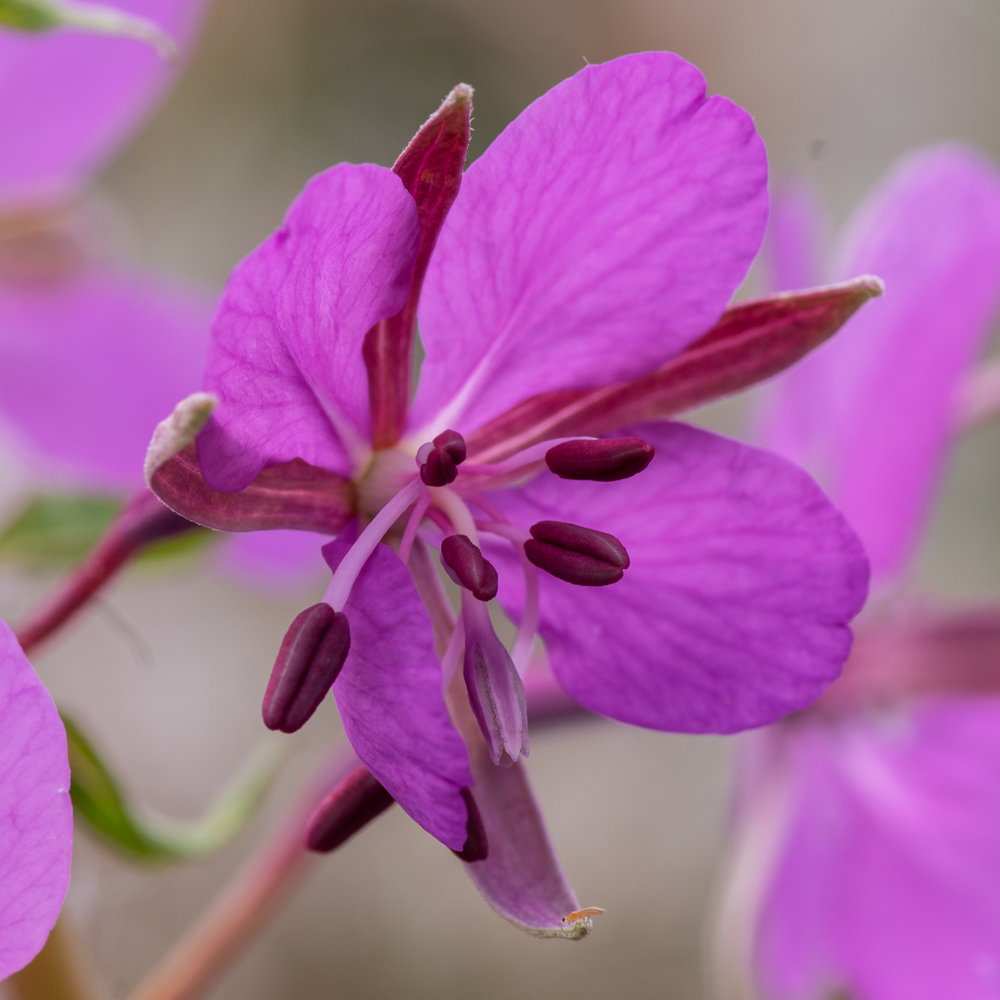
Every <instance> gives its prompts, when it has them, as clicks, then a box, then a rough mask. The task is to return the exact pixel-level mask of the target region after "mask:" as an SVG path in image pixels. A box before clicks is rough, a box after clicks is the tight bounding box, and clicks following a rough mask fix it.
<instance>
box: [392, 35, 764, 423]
mask: <svg viewBox="0 0 1000 1000" xmlns="http://www.w3.org/2000/svg"><path fill="white" fill-rule="evenodd" d="M766 185H767V160H766V156H765V152H764V146H763V144H762V142H761V140H760V138H759V137H758V135H757V133H756V131H755V129H754V125H753V121H752V120H751V118H750V116H749V115H748V114H747V113H746V112H745V111H743V110H742V109H741V108H738V107H736V106H735V105H734V104H732V103H731V102H730V101H727V100H726V99H725V98H723V97H719V96H714V97H711V98H706V95H705V81H704V78H703V77H702V75H701V73H699V72H698V70H697V69H696V68H695V67H694V66H692V65H690V64H689V63H687V62H685V61H684V60H683V59H681V58H680V57H679V56H676V55H673V54H671V53H666V52H647V53H643V54H640V55H630V56H624V57H622V58H620V59H615V60H612V61H611V62H608V63H604V64H602V65H595V66H588V67H586V68H585V69H583V70H581V71H580V72H579V73H577V74H576V76H574V77H572V78H570V79H569V80H566V81H564V82H563V83H561V84H559V86H557V87H555V88H554V89H552V90H550V91H549V92H548V93H547V94H545V95H544V96H543V97H541V98H539V99H538V100H537V101H535V103H534V104H532V105H531V106H530V107H529V108H527V109H526V110H525V111H524V112H523V113H522V114H521V115H520V116H519V117H518V118H517V119H516V120H515V121H514V122H513V123H511V125H509V126H508V127H507V129H506V130H505V131H504V132H503V133H502V134H501V135H500V137H499V138H498V139H497V140H496V141H495V142H494V143H493V145H492V146H490V148H489V149H488V150H487V151H486V152H485V153H484V154H483V155H482V156H481V157H480V158H479V159H478V160H477V161H476V162H475V163H474V164H472V166H471V167H470V168H469V169H468V171H466V175H465V178H464V180H463V182H462V189H461V191H460V192H459V195H458V198H457V199H456V200H455V204H454V205H453V206H452V209H451V212H450V213H449V215H448V218H447V221H446V222H445V224H444V227H443V228H442V230H441V235H440V236H439V238H438V244H437V248H436V250H435V252H434V256H433V258H432V259H431V265H430V268H429V269H428V272H427V277H426V279H425V282H424V292H423V299H422V303H421V308H420V324H421V325H420V336H421V339H422V341H423V343H424V346H425V348H426V350H427V357H426V360H425V361H424V366H423V369H422V373H421V380H420V388H419V391H418V393H417V398H416V400H415V403H414V413H413V415H412V417H411V421H410V424H411V427H421V426H423V425H425V424H426V423H428V422H431V421H433V423H434V426H435V427H437V425H438V424H440V428H439V429H443V428H444V427H445V426H448V427H454V428H455V429H457V430H459V431H465V430H472V429H473V428H475V427H477V426H479V425H480V424H483V423H485V422H486V421H488V420H490V419H491V418H493V417H495V416H497V415H498V414H500V413H502V412H504V411H505V410H507V409H508V408H510V407H511V406H512V405H514V404H515V403H517V402H520V401H521V400H522V399H524V398H525V397H527V396H530V395H532V394H534V393H538V392H543V391H546V390H552V389H559V388H570V387H580V386H598V385H604V384H606V383H607V382H610V381H614V380H616V379H627V378H634V377H635V376H637V375H640V374H642V373H644V372H646V371H649V370H650V369H652V368H654V367H656V366H657V365H659V364H661V363H662V362H664V361H666V360H667V359H668V358H670V357H671V356H672V355H674V354H676V353H677V352H678V351H679V350H680V349H681V348H682V347H684V345H685V344H687V343H689V342H690V341H691V340H693V339H694V338H695V337H697V336H698V335H700V334H702V333H704V332H705V331H706V330H707V329H708V328H709V327H710V326H711V325H712V324H713V323H714V322H715V320H716V319H717V318H718V317H719V315H720V314H721V313H722V310H723V309H724V308H725V306H726V304H727V302H728V301H729V298H730V296H731V295H732V294H733V292H734V291H735V289H736V287H737V286H738V285H739V283H740V281H742V279H743V277H744V276H745V274H746V272H747V269H748V268H749V266H750V263H751V261H752V260H753V258H754V256H755V255H756V253H757V251H758V250H759V248H760V244H761V240H762V239H763V235H764V227H765V224H766V220H767V187H766ZM456 393H457V396H456ZM449 401H450V402H449ZM442 407H444V409H443V410H442Z"/></svg>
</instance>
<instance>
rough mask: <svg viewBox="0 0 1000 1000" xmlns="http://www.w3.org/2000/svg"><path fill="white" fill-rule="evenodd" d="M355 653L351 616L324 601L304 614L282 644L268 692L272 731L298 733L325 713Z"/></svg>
mask: <svg viewBox="0 0 1000 1000" xmlns="http://www.w3.org/2000/svg"><path fill="white" fill-rule="evenodd" d="M350 649H351V629H350V626H349V625H348V622H347V617H346V616H345V615H343V614H342V613H340V612H338V611H334V610H333V608H331V607H330V605H329V604H325V603H323V602H320V603H319V604H314V605H313V606H312V607H311V608H306V610H305V611H303V612H302V613H301V614H300V615H298V616H297V617H296V618H295V620H294V621H293V622H292V624H291V625H290V626H289V629H288V631H287V632H286V633H285V638H284V640H283V641H282V643H281V649H280V650H279V651H278V656H277V659H276V660H275V661H274V669H273V670H272V671H271V679H270V681H269V682H268V685H267V691H266V692H265V693H264V704H263V707H262V715H263V716H264V725H265V726H267V728H268V729H277V730H280V731H281V732H283V733H294V732H295V731H296V730H298V729H301V728H302V727H303V726H304V725H305V724H306V722H308V721H309V719H310V718H311V717H312V715H313V713H314V712H315V711H316V709H317V708H319V706H320V704H321V702H322V701H323V699H324V698H325V697H326V695H327V692H328V691H329V690H330V688H331V686H332V685H333V682H334V681H335V680H336V679H337V675H338V674H339V673H340V671H341V668H342V667H343V666H344V661H345V660H346V659H347V654H348V653H349V652H350Z"/></svg>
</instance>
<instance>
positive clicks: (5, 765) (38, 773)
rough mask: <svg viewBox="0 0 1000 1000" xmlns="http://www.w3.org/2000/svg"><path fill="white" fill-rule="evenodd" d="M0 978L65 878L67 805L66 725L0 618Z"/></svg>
mask: <svg viewBox="0 0 1000 1000" xmlns="http://www.w3.org/2000/svg"><path fill="white" fill-rule="evenodd" d="M0 734H2V739H0V979H5V978H6V977H7V976H9V975H10V974H11V973H12V972H17V970H18V969H20V968H22V967H23V966H24V965H27V963H28V962H30V961H31V959H32V958H34V957H35V955H36V954H37V953H38V951H39V950H40V949H41V947H42V945H43V944H44V943H45V939H46V938H47V937H48V934H49V931H50V930H51V929H52V925H53V924H54V923H55V922H56V917H57V916H58V915H59V910H60V908H61V907H62V903H63V898H64V897H65V895H66V889H67V887H68V885H69V868H70V859H71V854H72V843H73V808H72V806H71V805H70V801H69V764H68V762H67V760H66V731H65V729H63V724H62V722H61V721H60V719H59V714H58V713H57V712H56V707H55V705H54V704H53V703H52V698H51V697H50V695H49V693H48V691H46V690H45V688H44V687H43V686H42V683H41V681H40V680H39V679H38V677H37V676H36V675H35V671H34V670H32V668H31V664H30V663H29V662H28V661H27V659H26V658H25V655H24V653H22V652H21V647H20V646H18V644H17V640H16V639H15V638H14V635H13V633H12V632H11V630H10V629H9V628H8V627H7V626H6V625H5V624H4V623H3V622H0Z"/></svg>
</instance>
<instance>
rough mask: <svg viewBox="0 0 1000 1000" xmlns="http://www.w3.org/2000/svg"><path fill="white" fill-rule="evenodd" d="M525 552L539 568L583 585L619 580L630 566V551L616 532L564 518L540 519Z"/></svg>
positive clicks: (599, 585)
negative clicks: (557, 519)
mask: <svg viewBox="0 0 1000 1000" xmlns="http://www.w3.org/2000/svg"><path fill="white" fill-rule="evenodd" d="M531 534H532V537H531V538H529V539H528V541H526V542H525V543H524V554H525V555H526V556H527V557H528V559H529V561H530V562H532V563H534V565H536V566H537V567H538V568H539V569H543V570H545V571H546V572H547V573H551V574H552V575H553V576H556V577H558V578H559V579H560V580H565V581H566V582H567V583H575V584H577V585H578V586H581V587H606V586H608V585H609V584H612V583H617V582H618V581H619V580H620V579H621V578H622V576H623V575H624V571H625V570H626V569H628V567H629V557H628V552H627V551H626V550H625V546H624V545H622V543H621V542H620V541H618V539H617V538H615V536H614V535H609V534H608V533H607V532H606V531H596V530H594V529H593V528H583V527H580V525H578V524H566V523H564V522H563V521H539V522H538V523H537V524H535V525H532V528H531Z"/></svg>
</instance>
